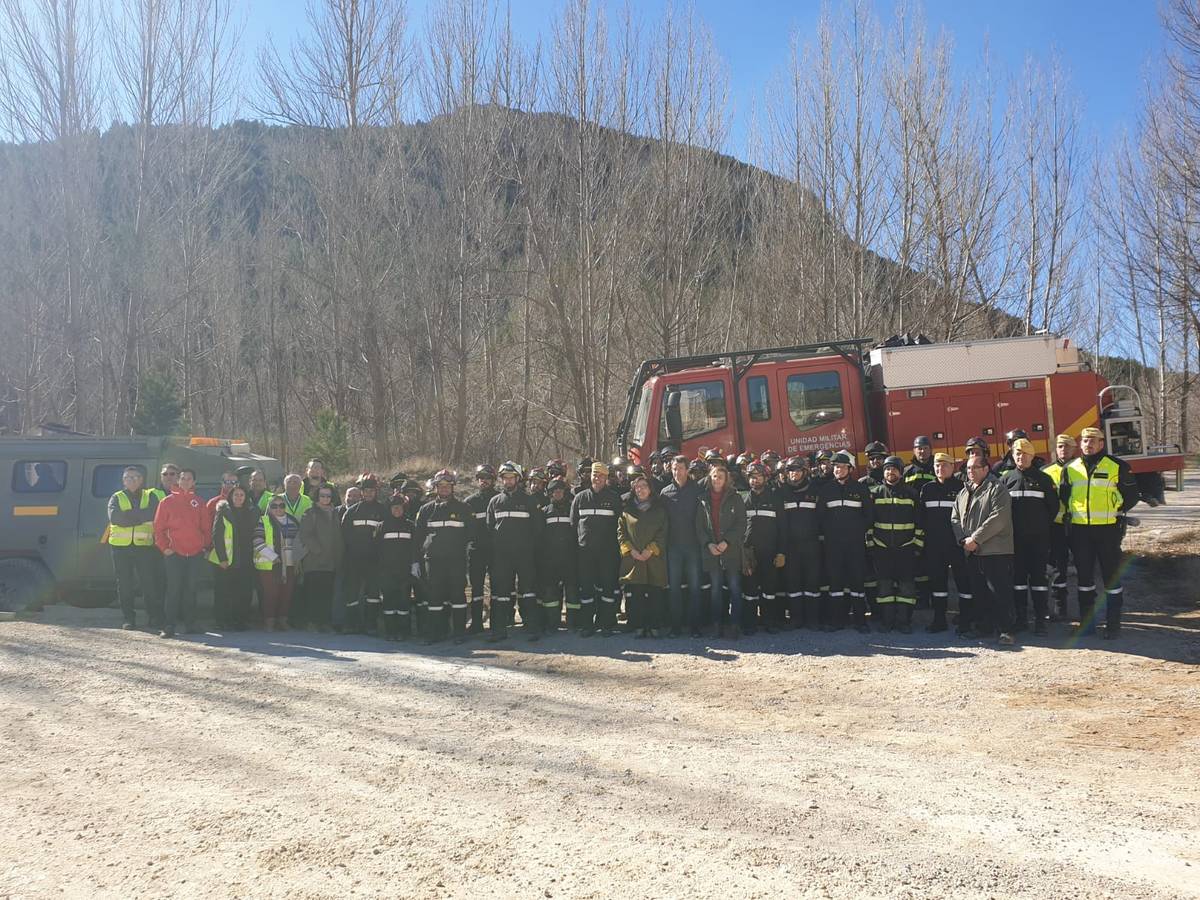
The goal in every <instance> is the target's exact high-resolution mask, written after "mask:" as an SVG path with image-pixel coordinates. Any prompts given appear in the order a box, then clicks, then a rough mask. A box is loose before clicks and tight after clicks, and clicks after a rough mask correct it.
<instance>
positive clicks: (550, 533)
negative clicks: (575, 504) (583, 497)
mask: <svg viewBox="0 0 1200 900" xmlns="http://www.w3.org/2000/svg"><path fill="white" fill-rule="evenodd" d="M537 551H538V555H539V556H540V557H542V558H545V559H547V560H551V561H553V563H554V564H555V565H569V566H574V565H575V557H576V556H577V555H578V553H579V539H578V538H577V537H576V535H575V526H574V524H572V522H571V498H570V497H569V496H567V497H564V498H563V499H562V502H561V503H555V502H553V501H551V502H549V503H547V504H546V505H545V506H543V507H542V538H541V541H540V542H539V544H538V547H537Z"/></svg>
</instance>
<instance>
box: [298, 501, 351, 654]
mask: <svg viewBox="0 0 1200 900" xmlns="http://www.w3.org/2000/svg"><path fill="white" fill-rule="evenodd" d="M336 500H337V492H336V489H335V488H334V486H333V485H332V484H328V483H326V484H323V485H321V486H320V487H319V488H318V489H317V496H316V501H315V502H314V503H313V505H312V506H311V507H310V508H309V510H308V512H306V513H305V514H304V518H303V519H301V520H300V540H301V541H302V542H303V544H304V547H305V549H306V550H307V551H308V552H307V553H306V555H305V557H304V583H303V585H301V588H300V596H301V598H302V599H301V603H300V604H299V605H300V612H299V618H300V620H301V624H300V625H299V627H301V628H303V627H304V626H305V625H311V626H313V627H314V628H316V629H317V630H318V631H328V630H329V627H330V625H331V624H332V615H333V595H334V579H335V578H336V576H337V571H338V569H339V568H341V565H342V549H343V547H342V528H341V524H340V522H341V516H340V515H338V511H337V506H336V505H335V504H336Z"/></svg>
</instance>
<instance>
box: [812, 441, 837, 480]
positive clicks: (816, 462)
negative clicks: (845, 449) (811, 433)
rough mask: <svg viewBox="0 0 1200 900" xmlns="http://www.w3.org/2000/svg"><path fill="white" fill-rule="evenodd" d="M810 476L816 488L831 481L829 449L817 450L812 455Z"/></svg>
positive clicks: (831, 465) (831, 458)
mask: <svg viewBox="0 0 1200 900" xmlns="http://www.w3.org/2000/svg"><path fill="white" fill-rule="evenodd" d="M810 477H811V478H812V480H813V482H814V483H815V484H816V486H817V487H818V488H819V487H820V486H821V485H823V484H825V483H827V482H830V481H833V453H831V452H830V451H829V450H818V451H817V452H816V453H815V454H814V455H813V463H812V473H811V476H810Z"/></svg>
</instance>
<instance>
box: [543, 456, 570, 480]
mask: <svg viewBox="0 0 1200 900" xmlns="http://www.w3.org/2000/svg"><path fill="white" fill-rule="evenodd" d="M546 474H547V475H549V476H550V477H551V478H564V477H566V474H567V464H566V463H565V462H563V461H562V460H561V459H551V460H548V461H547V462H546Z"/></svg>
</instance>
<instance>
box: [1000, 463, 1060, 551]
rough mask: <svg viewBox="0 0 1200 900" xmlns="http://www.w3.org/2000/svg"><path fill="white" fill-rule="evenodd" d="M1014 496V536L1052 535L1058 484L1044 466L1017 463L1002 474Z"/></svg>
mask: <svg viewBox="0 0 1200 900" xmlns="http://www.w3.org/2000/svg"><path fill="white" fill-rule="evenodd" d="M1000 483H1001V484H1002V485H1004V486H1005V487H1006V488H1007V489H1008V496H1009V497H1011V498H1012V519H1013V536H1014V538H1020V539H1021V540H1031V541H1046V540H1049V539H1050V523H1051V522H1053V521H1054V517H1055V516H1056V515H1058V485H1056V484H1055V483H1054V481H1053V479H1051V478H1050V476H1049V475H1047V474H1046V473H1045V472H1043V471H1042V470H1041V469H1035V468H1033V467H1032V466H1031V467H1030V468H1028V469H1024V470H1022V469H1018V468H1016V467H1013V468H1011V469H1009V470H1008V471H1007V472H1005V473H1004V474H1003V475H1001V476H1000Z"/></svg>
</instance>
